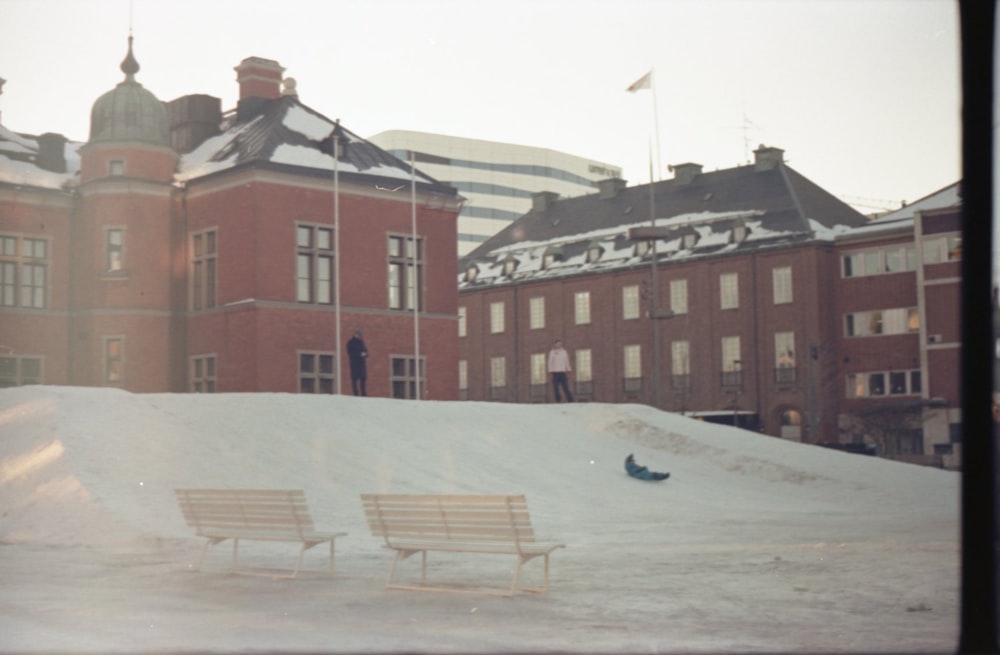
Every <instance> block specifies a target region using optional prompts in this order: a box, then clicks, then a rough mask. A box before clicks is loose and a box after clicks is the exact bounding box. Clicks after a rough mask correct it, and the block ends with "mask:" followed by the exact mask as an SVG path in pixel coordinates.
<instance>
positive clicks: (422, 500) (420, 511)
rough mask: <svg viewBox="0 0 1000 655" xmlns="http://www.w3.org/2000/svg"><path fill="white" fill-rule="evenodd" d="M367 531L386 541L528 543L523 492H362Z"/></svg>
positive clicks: (529, 533) (528, 522)
mask: <svg viewBox="0 0 1000 655" xmlns="http://www.w3.org/2000/svg"><path fill="white" fill-rule="evenodd" d="M361 502H362V505H363V506H364V510H365V517H366V518H367V519H368V525H369V526H370V527H371V530H372V534H373V535H374V536H376V537H383V538H385V539H386V541H387V542H391V540H403V541H405V540H419V541H453V542H462V543H505V544H510V543H514V544H517V543H521V542H525V543H526V542H533V541H534V540H535V534H534V531H533V530H532V527H531V518H530V516H529V514H528V504H527V501H526V500H525V497H524V496H523V495H518V496H486V495H431V494H362V495H361Z"/></svg>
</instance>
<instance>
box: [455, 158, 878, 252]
mask: <svg viewBox="0 0 1000 655" xmlns="http://www.w3.org/2000/svg"><path fill="white" fill-rule="evenodd" d="M653 192H654V198H653V206H654V208H655V214H656V218H658V219H664V218H670V217H673V216H681V215H685V214H703V213H706V212H707V213H731V212H739V211H753V212H758V213H761V214H762V220H763V221H764V225H765V226H766V228H767V229H768V230H772V231H776V232H777V231H782V232H808V231H811V226H810V223H809V221H810V220H812V221H815V222H816V223H818V224H820V225H822V226H824V227H828V228H833V227H834V226H836V225H842V226H848V227H854V226H859V225H864V224H865V223H866V222H867V219H866V218H865V217H864V215H862V214H861V213H859V212H858V211H856V210H854V209H853V208H851V207H850V206H849V205H847V204H846V203H844V202H842V201H840V200H838V199H837V198H836V197H835V196H833V195H832V194H830V193H828V192H827V191H825V190H823V189H822V188H821V187H819V186H818V185H816V184H814V183H813V182H811V181H810V180H808V179H807V178H805V177H803V176H802V175H800V174H799V173H797V172H796V171H795V170H793V169H791V168H789V167H788V166H785V165H784V164H780V165H777V166H775V167H773V168H771V169H770V170H762V171H757V170H755V167H754V166H753V165H749V166H739V167H736V168H729V169H723V170H719V171H714V172H710V173H700V174H698V175H697V176H695V178H694V179H693V180H692V181H690V182H688V183H680V182H678V181H677V180H665V181H662V182H655V183H653ZM649 218H650V185H649V184H644V185H639V186H634V187H627V188H624V189H621V190H620V191H619V192H618V193H617V194H616V195H614V196H613V197H607V198H605V197H602V194H600V193H597V194H591V195H587V196H580V197H577V198H568V199H565V200H559V201H556V202H554V203H550V204H549V205H548V206H547V207H546V208H545V209H540V210H532V211H530V212H528V213H527V214H525V215H524V216H522V217H521V218H519V219H518V220H516V221H514V222H513V223H511V224H510V225H508V226H507V227H505V228H504V229H503V230H501V231H500V232H499V233H497V234H496V235H494V236H493V237H491V238H490V239H488V240H487V241H486V242H484V243H483V244H481V245H480V246H479V247H478V248H476V249H475V250H474V251H473V252H471V253H469V254H468V255H467V256H466V259H471V260H474V259H476V258H479V257H486V256H487V255H488V254H489V253H490V252H491V251H493V250H495V249H497V248H500V247H503V246H507V245H511V244H514V243H516V242H518V241H528V242H538V241H548V240H551V239H567V238H570V237H572V235H574V234H583V233H587V232H591V231H594V230H602V229H607V228H611V227H614V226H616V225H629V224H634V223H637V222H640V221H642V220H644V219H646V220H648V219H649Z"/></svg>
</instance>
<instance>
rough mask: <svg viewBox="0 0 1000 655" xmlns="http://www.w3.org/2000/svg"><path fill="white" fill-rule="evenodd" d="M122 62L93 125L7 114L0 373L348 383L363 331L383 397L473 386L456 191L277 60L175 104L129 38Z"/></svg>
mask: <svg viewBox="0 0 1000 655" xmlns="http://www.w3.org/2000/svg"><path fill="white" fill-rule="evenodd" d="M121 68H122V71H123V73H125V79H124V80H123V81H122V82H121V83H120V84H119V85H118V86H117V87H116V88H115V89H112V90H111V91H109V92H108V93H106V94H105V95H104V96H102V97H101V98H99V99H98V100H97V101H96V102H95V103H94V105H93V109H92V114H91V130H90V138H89V139H88V141H87V142H86V143H83V144H80V143H73V142H67V140H66V139H65V138H63V137H61V136H60V135H55V134H45V135H41V136H38V137H33V136H29V135H22V134H17V133H15V132H12V131H10V130H8V129H6V128H4V127H0V385H4V386H9V385H14V384H28V383H43V384H70V385H83V386H103V385H110V386H119V387H122V388H124V389H128V390H131V391H137V392H164V391H188V390H190V391H283V392H296V391H302V392H324V393H335V392H337V391H342V392H344V393H350V382H349V376H348V373H347V362H346V361H345V360H346V356H344V355H343V353H344V352H345V351H344V344H345V343H346V341H347V339H348V338H349V337H350V336H351V334H353V332H354V331H355V330H357V329H361V330H363V331H364V337H365V340H366V342H367V344H368V348H369V351H370V358H369V360H368V391H369V393H370V394H371V395H378V396H394V397H414V396H415V395H416V394H417V391H416V389H417V386H418V384H419V387H420V388H421V389H422V390H423V391H422V392H421V395H422V397H426V398H437V399H450V398H455V397H456V396H457V386H458V384H457V372H456V366H455V361H456V359H457V343H456V337H455V334H456V332H455V330H456V328H455V314H456V304H457V291H456V288H455V279H454V272H455V255H454V252H455V250H454V249H455V241H456V238H457V237H456V217H457V214H458V210H459V208H460V203H461V197H460V196H458V194H457V192H456V191H455V190H454V189H453V188H451V187H449V186H447V185H443V184H440V183H438V182H436V181H435V180H433V179H431V178H428V177H427V176H425V175H423V174H421V173H420V172H419V171H413V170H412V169H411V167H410V166H409V165H408V164H407V163H406V162H403V161H401V160H399V159H398V158H396V157H394V156H392V155H390V154H388V153H386V152H385V151H383V150H381V149H379V148H377V147H376V146H374V145H373V144H371V143H370V142H368V141H365V140H364V139H361V138H360V137H358V136H357V135H355V134H353V133H352V132H350V131H349V130H347V129H346V128H344V127H343V126H340V125H339V123H336V122H334V121H331V120H329V119H327V118H326V117H325V116H323V115H322V114H320V113H318V112H316V111H315V110H313V109H311V108H310V107H308V106H307V105H305V104H303V103H302V102H301V101H300V100H299V99H298V97H297V94H296V90H295V85H294V81H292V80H285V88H284V90H282V86H281V85H282V73H283V69H282V68H281V66H279V65H278V64H277V62H274V61H271V60H267V59H260V58H256V57H250V58H248V59H245V60H244V61H243V62H242V63H241V64H240V65H239V66H237V68H236V71H237V80H238V83H239V86H240V99H239V103H238V106H237V107H236V108H235V109H233V110H231V111H227V112H225V113H223V112H222V111H221V107H220V101H219V100H218V99H217V98H214V97H211V96H206V95H190V96H184V97H181V98H178V99H176V100H174V101H172V102H169V103H163V102H160V101H159V100H158V99H157V98H156V97H155V96H154V95H153V94H152V93H150V92H149V91H148V90H146V89H144V88H143V87H142V85H141V84H139V83H138V82H137V81H136V73H137V72H138V70H139V66H138V63H137V62H136V60H135V58H134V57H133V55H132V48H131V42H130V45H129V51H128V55H127V57H126V59H125V61H123V62H122V65H121ZM335 145H336V147H335ZM335 155H336V156H335ZM338 237H339V238H338ZM338 337H339V338H338ZM418 360H419V362H420V368H418V367H417V366H416V362H417V361H418Z"/></svg>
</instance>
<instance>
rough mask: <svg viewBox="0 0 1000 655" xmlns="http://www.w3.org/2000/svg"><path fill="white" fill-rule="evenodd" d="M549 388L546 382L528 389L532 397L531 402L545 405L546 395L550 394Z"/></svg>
mask: <svg viewBox="0 0 1000 655" xmlns="http://www.w3.org/2000/svg"><path fill="white" fill-rule="evenodd" d="M548 388H549V387H548V385H547V384H545V383H544V382H542V383H541V384H535V383H532V385H531V388H530V389H528V394H529V395H530V396H531V402H533V403H544V402H545V394H546V393H547V392H548Z"/></svg>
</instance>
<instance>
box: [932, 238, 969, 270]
mask: <svg viewBox="0 0 1000 655" xmlns="http://www.w3.org/2000/svg"><path fill="white" fill-rule="evenodd" d="M961 259H962V237H961V236H959V235H952V236H936V237H929V238H924V263H925V264H942V263H945V262H957V261H960V260H961Z"/></svg>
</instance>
